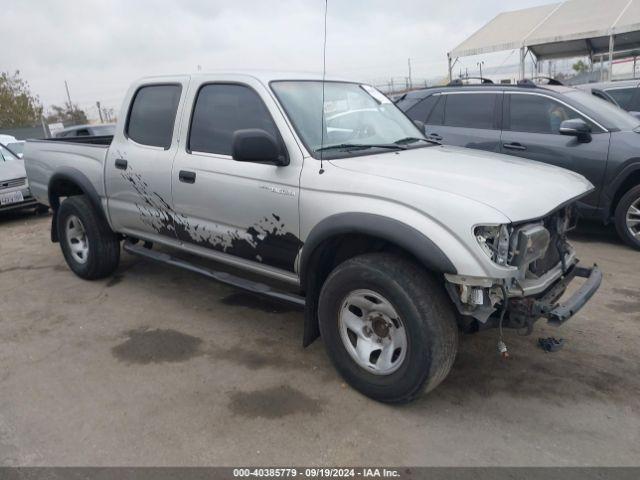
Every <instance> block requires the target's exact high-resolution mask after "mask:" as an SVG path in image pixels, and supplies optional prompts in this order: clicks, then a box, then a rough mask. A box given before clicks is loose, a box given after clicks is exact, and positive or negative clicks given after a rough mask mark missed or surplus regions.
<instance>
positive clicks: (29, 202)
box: [0, 197, 38, 212]
mask: <svg viewBox="0 0 640 480" xmlns="http://www.w3.org/2000/svg"><path fill="white" fill-rule="evenodd" d="M37 204H38V200H36V198H35V197H27V198H25V200H24V201H23V202H20V203H10V204H8V205H2V206H0V212H8V211H10V210H20V209H22V208H29V207H34V206H36V205H37Z"/></svg>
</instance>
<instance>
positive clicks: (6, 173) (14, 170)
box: [0, 160, 27, 182]
mask: <svg viewBox="0 0 640 480" xmlns="http://www.w3.org/2000/svg"><path fill="white" fill-rule="evenodd" d="M26 176H27V172H26V171H25V169H24V161H22V160H7V161H5V162H0V182H2V181H5V180H13V179H15V178H24V177H26Z"/></svg>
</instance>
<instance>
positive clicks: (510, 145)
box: [502, 142, 527, 151]
mask: <svg viewBox="0 0 640 480" xmlns="http://www.w3.org/2000/svg"><path fill="white" fill-rule="evenodd" d="M502 146H503V147H504V148H506V149H507V150H521V151H522V150H526V149H527V147H525V146H524V145H522V144H521V143H518V142H513V143H503V144H502Z"/></svg>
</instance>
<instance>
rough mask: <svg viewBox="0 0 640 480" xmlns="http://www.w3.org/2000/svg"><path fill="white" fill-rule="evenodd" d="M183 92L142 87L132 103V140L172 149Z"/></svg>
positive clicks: (177, 87)
mask: <svg viewBox="0 0 640 480" xmlns="http://www.w3.org/2000/svg"><path fill="white" fill-rule="evenodd" d="M181 92H182V87H181V86H180V85H148V86H145V87H141V88H140V89H139V90H138V91H137V92H136V94H135V96H134V98H133V101H132V103H131V109H130V111H129V118H128V120H127V128H126V132H127V135H128V137H129V138H131V140H133V141H135V142H137V143H140V144H142V145H150V146H153V147H162V148H164V149H168V148H169V147H170V146H171V138H172V136H173V125H174V123H175V119H176V112H177V111H178V103H179V102H180V93H181Z"/></svg>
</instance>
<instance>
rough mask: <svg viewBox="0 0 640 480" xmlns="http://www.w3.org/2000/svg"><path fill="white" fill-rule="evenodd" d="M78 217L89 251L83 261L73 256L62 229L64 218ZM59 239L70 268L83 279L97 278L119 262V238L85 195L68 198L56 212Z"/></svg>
mask: <svg viewBox="0 0 640 480" xmlns="http://www.w3.org/2000/svg"><path fill="white" fill-rule="evenodd" d="M72 216H75V217H77V218H78V219H80V222H82V226H83V227H84V232H85V235H86V242H87V244H88V254H87V255H86V261H85V262H84V263H81V262H79V261H78V260H76V259H75V258H74V256H73V255H72V252H71V245H70V241H69V239H68V238H67V234H66V231H65V228H66V225H67V221H68V220H69V218H70V217H72ZM56 228H57V229H58V239H59V240H60V247H61V248H62V254H63V255H64V258H65V260H66V261H67V265H69V268H70V269H71V270H73V272H74V273H75V274H76V275H78V276H79V277H80V278H84V279H85V280H96V279H99V278H105V277H108V276H109V275H111V274H112V273H113V272H114V271H115V269H116V268H118V263H119V262H120V241H119V240H118V236H117V235H116V234H115V233H114V232H113V231H112V230H111V228H110V227H109V225H108V224H107V222H106V221H105V220H104V219H103V218H102V217H101V216H100V215H99V213H98V212H96V211H95V209H94V208H93V206H92V205H91V202H90V201H89V199H88V198H87V197H86V196H85V195H78V196H74V197H69V198H67V199H66V200H65V201H64V202H62V205H60V208H59V210H58V213H57V224H56Z"/></svg>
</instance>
